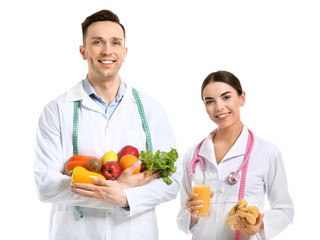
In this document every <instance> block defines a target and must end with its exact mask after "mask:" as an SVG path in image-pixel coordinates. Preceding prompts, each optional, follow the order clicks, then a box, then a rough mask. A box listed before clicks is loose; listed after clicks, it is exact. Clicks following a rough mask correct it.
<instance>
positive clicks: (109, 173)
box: [101, 161, 122, 180]
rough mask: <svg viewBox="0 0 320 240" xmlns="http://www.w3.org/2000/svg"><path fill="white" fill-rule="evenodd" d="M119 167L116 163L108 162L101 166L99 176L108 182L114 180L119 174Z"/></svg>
mask: <svg viewBox="0 0 320 240" xmlns="http://www.w3.org/2000/svg"><path fill="white" fill-rule="evenodd" d="M121 171H122V170H121V167H120V166H119V163H118V162H115V161H109V162H106V163H105V164H103V166H102V168H101V174H102V175H103V176H104V177H105V178H106V179H108V180H115V179H117V178H118V177H119V176H120V174H121Z"/></svg>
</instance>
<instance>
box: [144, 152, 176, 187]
mask: <svg viewBox="0 0 320 240" xmlns="http://www.w3.org/2000/svg"><path fill="white" fill-rule="evenodd" d="M177 159H178V152H177V150H176V149H174V148H171V151H170V152H163V151H160V150H158V151H156V152H155V154H153V153H152V151H151V150H149V151H146V152H145V151H140V160H141V162H142V164H143V165H144V166H145V167H146V168H147V172H148V173H152V172H153V171H156V170H159V171H160V177H162V178H163V181H164V182H165V183H166V184H168V185H170V184H171V183H172V180H171V179H170V178H169V175H170V174H171V173H175V172H176V170H177V167H176V166H174V163H175V162H176V161H177Z"/></svg>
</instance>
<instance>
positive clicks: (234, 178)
mask: <svg viewBox="0 0 320 240" xmlns="http://www.w3.org/2000/svg"><path fill="white" fill-rule="evenodd" d="M248 132H249V136H248V141H247V148H246V152H245V155H244V160H243V162H242V164H241V166H240V167H239V168H238V170H237V171H235V172H231V173H229V175H228V183H229V184H231V185H234V184H236V183H237V182H238V181H239V179H240V174H239V172H240V171H241V170H242V168H243V166H244V165H245V164H246V163H247V162H248V161H249V156H250V153H251V151H252V148H253V144H254V136H253V133H252V132H251V131H250V130H249V129H248ZM204 140H205V139H203V140H202V141H201V142H200V143H199V144H198V146H197V147H196V149H195V150H194V154H193V159H192V160H191V162H190V180H191V179H192V176H193V174H194V171H195V169H196V165H197V163H198V162H200V164H201V168H202V173H203V179H204V180H205V179H206V175H205V164H204V161H203V159H202V158H201V157H200V156H199V149H200V147H201V145H202V143H203V142H204Z"/></svg>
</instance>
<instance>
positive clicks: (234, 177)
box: [228, 172, 240, 185]
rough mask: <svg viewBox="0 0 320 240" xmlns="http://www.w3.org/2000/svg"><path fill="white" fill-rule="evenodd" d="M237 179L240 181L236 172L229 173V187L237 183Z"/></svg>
mask: <svg viewBox="0 0 320 240" xmlns="http://www.w3.org/2000/svg"><path fill="white" fill-rule="evenodd" d="M239 179H240V175H239V173H237V172H231V173H230V174H229V175H228V183H230V184H231V185H234V184H236V183H237V182H239Z"/></svg>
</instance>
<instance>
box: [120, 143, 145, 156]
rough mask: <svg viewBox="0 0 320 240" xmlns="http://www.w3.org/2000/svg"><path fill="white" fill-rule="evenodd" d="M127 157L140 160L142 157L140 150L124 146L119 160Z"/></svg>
mask: <svg viewBox="0 0 320 240" xmlns="http://www.w3.org/2000/svg"><path fill="white" fill-rule="evenodd" d="M125 155H133V156H135V157H136V158H138V159H139V156H140V155H139V151H138V149H136V148H135V147H133V146H130V145H127V146H124V147H123V148H122V149H121V151H120V153H119V159H121V158H122V157H123V156H125Z"/></svg>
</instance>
